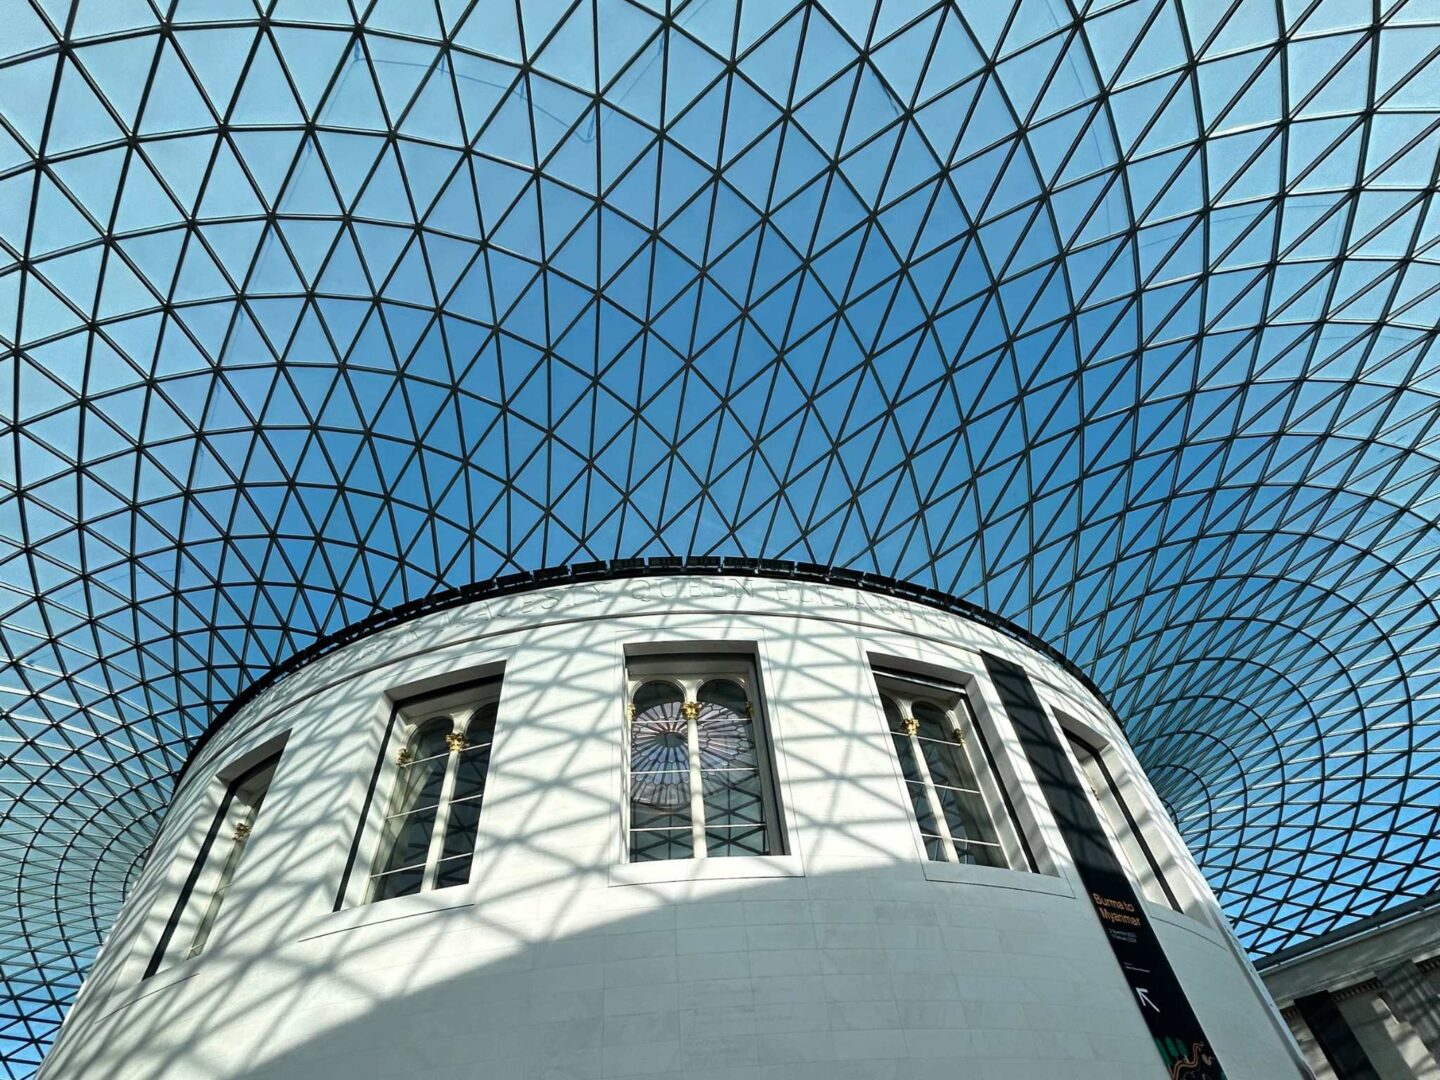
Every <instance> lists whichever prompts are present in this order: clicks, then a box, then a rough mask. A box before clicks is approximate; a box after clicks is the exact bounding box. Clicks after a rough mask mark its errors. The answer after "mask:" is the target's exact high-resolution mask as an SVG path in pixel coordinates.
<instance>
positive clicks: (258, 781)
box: [145, 753, 280, 979]
mask: <svg viewBox="0 0 1440 1080" xmlns="http://www.w3.org/2000/svg"><path fill="white" fill-rule="evenodd" d="M279 764H280V755H279V753H275V754H272V755H270V756H269V757H267V758H265V759H264V760H263V761H261V762H260V763H258V764H256V765H252V766H250V767H249V768H245V769H243V770H242V771H240V772H238V773H237V774H236V775H234V776H232V777H230V778H228V779H227V778H225V777H224V775H223V774H222V776H221V778H220V780H221V782H222V783H224V785H225V791H224V794H223V795H222V796H221V799H220V809H219V811H218V813H217V814H216V816H215V819H214V821H213V822H212V823H211V826H210V830H209V832H208V833H207V834H206V837H205V840H204V842H203V843H202V845H201V848H200V855H199V857H198V858H197V859H196V862H195V865H194V867H193V868H192V869H191V871H190V875H189V877H188V878H187V879H186V882H185V886H184V888H183V889H182V890H181V893H180V897H179V899H178V900H177V901H176V904H175V909H174V911H173V913H172V914H171V916H170V919H169V920H168V922H167V923H166V924H165V929H164V930H163V931H162V932H161V936H160V942H159V944H158V945H157V946H156V949H155V953H154V955H153V956H152V957H151V958H150V963H149V964H148V965H147V966H146V969H145V978H147V979H148V978H149V977H150V976H151V975H154V974H155V973H156V972H157V971H160V970H161V969H163V968H166V967H169V966H170V965H171V964H173V963H175V962H176V961H179V960H188V959H190V958H191V957H193V956H199V955H200V954H201V953H202V952H203V951H204V950H205V946H206V944H208V943H209V941H210V934H211V931H213V930H214V929H215V923H216V921H217V920H218V919H219V917H220V907H221V905H222V904H224V902H225V898H226V896H228V895H229V893H230V886H231V884H232V883H233V882H234V880H235V872H236V871H237V870H239V868H240V860H241V859H242V858H244V856H245V851H246V849H247V848H248V847H249V846H250V836H251V833H253V832H254V829H255V823H256V820H257V819H258V818H259V816H260V806H261V804H262V803H263V802H264V801H265V795H266V793H267V792H268V791H269V790H270V781H271V780H272V779H273V778H274V776H275V769H276V767H277V766H278V765H279Z"/></svg>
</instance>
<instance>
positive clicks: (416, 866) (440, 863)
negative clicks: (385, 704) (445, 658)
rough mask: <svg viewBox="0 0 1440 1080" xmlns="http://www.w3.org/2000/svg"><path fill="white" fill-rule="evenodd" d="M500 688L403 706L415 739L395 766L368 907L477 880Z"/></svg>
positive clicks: (492, 684) (487, 686) (494, 686)
mask: <svg viewBox="0 0 1440 1080" xmlns="http://www.w3.org/2000/svg"><path fill="white" fill-rule="evenodd" d="M499 690H500V687H499V683H498V681H491V682H489V683H486V684H484V688H483V689H482V690H480V691H478V692H476V693H472V694H468V695H465V696H464V700H458V701H457V700H456V695H454V694H450V695H447V696H446V697H444V698H442V699H438V700H432V701H431V702H430V703H429V706H428V707H426V705H425V703H418V704H413V703H412V704H411V705H409V706H406V707H402V708H401V709H400V710H399V712H400V717H399V719H401V720H408V724H407V726H408V727H409V730H410V734H409V737H408V739H407V740H406V742H405V746H404V748H403V749H402V750H401V751H400V753H399V755H398V756H397V758H396V760H395V763H394V765H393V770H394V772H393V787H392V788H391V794H390V801H389V806H388V807H387V810H386V812H385V816H384V824H383V825H382V827H381V830H380V842H379V848H378V852H377V855H376V859H375V863H374V869H373V871H372V873H371V875H370V885H369V889H368V891H367V893H366V900H367V902H373V901H376V900H388V899H389V898H391V897H394V896H408V895H410V894H413V893H418V892H428V891H429V890H431V889H443V888H446V887H447V886H450V885H463V884H464V883H465V882H467V881H469V880H470V870H471V865H472V863H473V862H474V859H475V844H476V839H477V836H478V833H479V827H480V811H481V806H482V804H483V802H484V797H485V778H486V775H487V773H488V772H489V767H490V746H491V743H492V742H493V740H494V735H495V716H496V712H497V711H498V708H499Z"/></svg>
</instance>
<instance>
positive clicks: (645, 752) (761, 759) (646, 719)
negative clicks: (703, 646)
mask: <svg viewBox="0 0 1440 1080" xmlns="http://www.w3.org/2000/svg"><path fill="white" fill-rule="evenodd" d="M629 670H630V701H629V708H628V709H627V718H628V724H629V732H628V734H629V770H628V785H629V796H630V797H629V836H630V860H631V861H632V862H648V861H653V860H657V859H689V858H704V857H710V858H716V857H725V856H736V855H774V854H783V853H784V842H783V838H782V835H781V831H780V827H779V821H778V817H779V814H778V803H777V800H776V797H775V785H774V777H773V775H772V773H771V770H770V764H769V762H770V758H769V752H768V747H767V744H766V742H765V733H764V731H763V726H762V725H760V724H758V723H757V721H756V715H755V714H756V709H755V706H754V696H755V693H756V686H757V682H756V679H755V674H754V668H753V666H752V665H751V663H750V661H749V660H748V659H746V658H743V657H738V656H731V657H725V656H713V655H711V656H701V655H695V656H689V655H686V656H675V657H665V658H660V657H644V658H632V659H631V660H630V661H629Z"/></svg>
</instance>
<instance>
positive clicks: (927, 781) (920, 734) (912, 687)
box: [878, 676, 1010, 866]
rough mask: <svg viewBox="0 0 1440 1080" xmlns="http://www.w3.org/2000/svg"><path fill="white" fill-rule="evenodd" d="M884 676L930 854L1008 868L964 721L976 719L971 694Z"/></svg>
mask: <svg viewBox="0 0 1440 1080" xmlns="http://www.w3.org/2000/svg"><path fill="white" fill-rule="evenodd" d="M878 681H879V684H880V692H881V696H880V704H881V708H882V709H883V711H884V714H885V725H886V727H887V728H888V729H889V731H890V738H891V741H892V742H893V743H894V746H895V755H896V757H897V758H898V759H899V762H900V772H901V775H902V776H903V777H904V780H905V792H906V795H907V796H908V797H909V802H910V807H911V811H912V812H913V814H914V816H915V824H916V825H917V826H918V827H919V830H920V836H921V839H922V840H923V841H924V844H925V853H926V855H927V856H929V858H930V859H931V860H932V861H934V862H951V863H969V864H976V865H981V866H1008V865H1009V864H1010V863H1009V859H1008V858H1007V857H1006V854H1005V848H1004V846H1003V844H1002V843H1001V838H1000V833H999V830H998V828H997V825H996V821H995V816H994V814H993V813H992V812H991V809H990V806H989V804H988V803H987V801H986V798H985V795H984V792H983V791H982V790H981V786H980V777H979V768H978V766H977V763H976V762H975V761H974V760H972V758H971V756H970V746H969V744H968V742H967V740H966V729H965V726H964V723H965V721H971V720H972V718H971V716H970V714H969V710H968V708H967V705H968V703H967V702H966V701H965V699H964V693H963V691H961V690H959V689H958V688H956V689H954V690H950V691H948V692H946V688H941V687H939V686H938V685H937V686H930V685H926V684H924V683H920V682H908V681H902V680H901V679H898V678H894V677H890V676H886V677H882V678H880V679H879V680H878ZM962 718H963V719H962ZM970 726H971V727H972V728H973V723H971V724H970ZM978 734H979V733H978V731H977V732H976V735H977V737H978Z"/></svg>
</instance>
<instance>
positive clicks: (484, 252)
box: [0, 0, 1440, 1075]
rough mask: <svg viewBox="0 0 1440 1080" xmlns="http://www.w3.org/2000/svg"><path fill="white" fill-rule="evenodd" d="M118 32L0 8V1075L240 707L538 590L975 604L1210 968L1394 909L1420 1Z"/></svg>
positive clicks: (1160, 2) (231, 14)
mask: <svg viewBox="0 0 1440 1080" xmlns="http://www.w3.org/2000/svg"><path fill="white" fill-rule="evenodd" d="M157 7H159V8H161V9H163V10H166V11H168V10H169V9H170V5H157ZM174 7H175V9H176V10H175V11H174V14H173V16H166V17H165V18H161V17H159V16H157V15H156V12H155V10H154V9H152V7H151V6H150V5H149V4H147V3H145V2H144V0H113V2H107V3H103V4H101V3H94V4H78V5H73V7H72V6H71V5H67V4H63V3H59V2H56V0H30V2H27V0H10V2H9V3H8V4H5V5H4V6H3V20H4V24H5V34H4V37H3V44H0V49H3V50H4V51H5V53H6V55H5V56H4V57H3V59H0V387H3V390H0V402H3V404H0V417H3V418H4V420H5V422H6V431H5V435H6V437H5V438H4V439H3V441H0V446H3V448H4V459H3V471H0V481H3V486H0V520H3V528H0V586H3V589H0V605H3V607H0V636H3V647H4V663H5V667H4V671H3V678H0V709H3V712H0V753H3V759H0V793H3V794H0V812H3V814H4V820H3V827H0V853H3V855H0V858H3V863H0V865H3V866H4V867H5V885H4V890H5V892H4V905H5V912H6V918H5V921H4V924H3V926H4V933H5V935H6V937H5V940H4V942H3V947H4V950H5V953H6V956H7V961H6V971H5V980H6V982H5V993H6V994H8V999H7V1001H6V1002H5V1004H4V1005H3V1007H0V1055H3V1057H4V1060H5V1063H6V1068H8V1069H9V1070H11V1072H12V1074H16V1075H23V1074H25V1073H27V1072H28V1071H29V1070H30V1069H31V1068H32V1067H33V1063H34V1061H35V1060H36V1059H37V1057H38V1054H39V1052H40V1048H43V1046H44V1045H45V1044H46V1043H47V1042H48V1040H49V1038H50V1037H51V1034H52V1032H53V1030H54V1028H55V1025H56V1024H57V1023H58V1020H59V1016H60V1013H61V1010H62V1009H63V1007H64V1005H65V1004H66V1003H68V1002H69V1001H70V999H71V998H72V997H73V994H74V992H75V988H76V986H77V984H78V981H79V979H80V977H81V975H82V974H83V972H84V970H85V968H86V967H87V965H88V963H89V960H90V958H91V957H92V956H93V954H94V951H95V949H96V948H97V947H98V944H99V942H100V941H101V940H102V938H103V935H104V932H105V929H106V926H107V925H108V920H109V919H110V918H111V916H112V915H113V913H114V912H115V910H116V909H117V906H118V904H119V901H120V899H121V897H122V896H123V894H124V891H125V888H126V884H127V882H128V881H129V880H130V878H131V876H132V875H133V873H134V871H135V868H136V866H137V863H138V861H139V860H141V859H142V858H143V857H144V854H145V851H146V848H147V845H148V843H149V842H150V839H151V837H152V836H153V834H154V832H155V829H156V827H157V825H158V822H159V819H160V816H161V814H162V812H163V809H164V806H165V804H166V801H167V798H168V794H169V792H170V790H171V787H172V783H173V777H174V774H175V771H176V769H177V768H178V766H179V765H180V763H181V762H182V761H183V759H184V757H185V755H186V752H187V747H188V746H189V745H190V743H191V742H192V741H193V740H194V739H195V738H196V737H197V736H198V734H199V733H200V732H201V731H202V730H203V729H204V727H205V726H206V724H207V723H208V722H209V720H210V719H211V718H212V717H213V715H214V714H215V713H216V712H217V711H218V710H219V709H221V708H223V707H224V705H225V704H226V703H227V702H228V701H229V700H230V699H232V698H233V697H234V696H235V695H236V694H237V693H238V692H239V691H240V690H241V689H242V688H243V687H244V686H245V685H246V684H247V683H249V682H250V681H252V680H254V679H256V678H257V677H259V676H261V675H263V673H264V672H266V671H267V670H269V669H270V668H272V667H273V666H274V665H276V664H277V663H280V662H282V661H283V660H284V659H285V658H286V657H287V656H290V655H292V654H293V653H295V652H296V651H297V650H299V649H302V648H304V647H305V646H306V645H307V644H308V643H310V642H312V641H313V640H315V639H316V638H317V637H318V636H320V635H322V634H325V633H327V632H331V631H334V630H336V629H338V628H340V627H342V626H344V625H346V624H349V623H352V622H354V621H356V620H359V619H362V618H364V617H365V616H367V615H368V614H370V613H372V612H375V611H377V610H381V609H385V608H389V607H392V606H394V605H397V604H400V603H403V602H406V601H409V600H413V599H416V598H419V597H423V596H426V595H428V594H431V593H433V592H436V591H437V590H441V589H445V588H449V587H453V586H456V585H462V584H465V583H469V582H472V581H475V580H478V579H483V578H487V577H489V576H491V575H494V574H503V573H507V572H512V571H515V570H521V569H533V568H536V567H540V566H544V565H547V564H558V563H562V562H568V561H575V560H582V561H583V560H588V559H609V558H615V557H637V556H656V555H744V556H752V557H760V556H763V557H775V558H792V559H800V560H805V561H810V562H815V563H820V564H824V565H832V566H839V567H848V568H854V569H858V570H862V571H873V572H878V573H881V574H886V575H891V576H895V577H899V578H903V579H906V580H909V581H913V582H917V583H920V584H922V585H926V586H932V587H935V588H938V589H941V590H944V591H947V592H950V593H953V594H955V595H957V596H959V597H961V598H964V599H968V600H971V601H974V602H975V603H978V604H980V605H982V606H984V607H987V608H990V609H992V610H994V611H996V612H998V613H1000V614H1002V615H1004V616H1006V617H1009V618H1011V619H1013V620H1015V621H1016V622H1018V623H1020V624H1021V625H1023V626H1024V627H1026V628H1028V629H1029V630H1031V631H1033V632H1034V633H1035V634H1038V635H1040V636H1041V637H1042V638H1045V639H1047V640H1049V641H1050V642H1052V643H1053V644H1054V645H1056V646H1057V647H1058V648H1060V649H1061V650H1063V651H1064V652H1065V653H1066V654H1067V655H1068V656H1070V657H1071V658H1072V659H1073V660H1074V661H1075V662H1076V663H1077V664H1079V665H1080V666H1081V667H1082V668H1084V669H1085V670H1087V671H1088V672H1089V673H1090V674H1091V675H1093V676H1094V678H1095V679H1096V681H1097V682H1098V683H1099V685H1100V686H1101V687H1102V688H1103V689H1104V690H1105V692H1106V693H1107V694H1108V695H1109V697H1110V699H1111V701H1112V702H1113V704H1114V705H1115V707H1116V709H1117V711H1118V712H1119V714H1120V716H1121V717H1122V718H1123V720H1124V721H1125V722H1126V724H1127V726H1128V730H1129V733H1130V736H1131V739H1132V741H1133V742H1134V745H1135V747H1136V750H1137V752H1138V753H1139V755H1140V757H1141V759H1142V760H1143V761H1144V763H1145V764H1146V766H1147V769H1148V771H1149V775H1150V777H1151V779H1152V780H1153V782H1154V784H1155V786H1156V788H1157V789H1158V790H1159V791H1160V793H1161V795H1162V796H1163V797H1164V798H1165V799H1166V801H1167V803H1168V805H1169V807H1170V808H1171V810H1172V812H1173V814H1174V816H1175V819H1176V821H1177V822H1178V824H1179V826H1180V828H1181V830H1182V832H1183V833H1184V835H1185V837H1186V838H1187V840H1188V841H1189V843H1190V844H1191V846H1192V848H1193V849H1194V851H1195V853H1196V855H1197V857H1198V858H1199V860H1200V862H1201V864H1202V865H1203V867H1204V869H1205V871H1206V873H1207V874H1208V875H1209V878H1210V880H1211V882H1212V883H1213V884H1214V886H1215V887H1216V889H1217V890H1218V892H1219V894H1220V896H1221V899H1222V901H1223V902H1224V904H1225V906H1226V909H1227V910H1228V912H1229V913H1230V915H1231V917H1232V918H1233V919H1234V921H1235V924H1236V928H1237V930H1238V932H1239V934H1240V935H1241V937H1242V939H1243V940H1244V941H1245V943H1246V944H1247V945H1248V947H1249V948H1250V949H1251V950H1252V951H1254V952H1255V953H1257V954H1263V953H1266V952H1270V951H1273V950H1274V949H1277V948H1279V947H1282V946H1285V945H1289V944H1292V943H1295V942H1297V941H1301V940H1303V939H1305V938H1306V937H1308V936H1310V935H1313V934H1315V933H1317V932H1321V931H1324V930H1327V929H1330V928H1332V927H1335V926H1337V925H1340V924H1342V923H1344V922H1347V921H1349V920H1352V919H1354V918H1357V917H1359V916H1362V915H1365V914H1367V913H1370V912H1373V911H1376V910H1379V909H1382V908H1384V907H1385V906H1387V905H1389V904H1392V903H1395V902H1397V901H1399V900H1402V899H1404V898H1407V897H1411V896H1416V895H1420V894H1423V893H1426V892H1429V891H1431V890H1433V889H1434V888H1435V887H1436V886H1437V884H1440V881H1437V879H1440V868H1437V867H1440V859H1437V856H1440V841H1437V840H1436V839H1435V837H1436V835H1437V832H1440V827H1437V825H1440V823H1437V806H1440V796H1437V789H1440V764H1437V753H1440V750H1437V748H1440V725H1437V723H1436V720H1437V715H1436V707H1435V701H1436V689H1435V684H1436V680H1437V672H1440V656H1437V653H1440V622H1437V612H1436V606H1435V602H1434V594H1435V581H1436V577H1435V574H1436V561H1437V538H1440V531H1437V527H1436V521H1435V507H1436V506H1437V505H1440V504H1437V502H1436V497H1437V495H1440V477H1437V470H1436V458H1435V452H1434V434H1433V429H1434V427H1435V424H1436V420H1437V407H1436V406H1437V398H1436V394H1437V391H1440V353H1437V351H1436V347H1435V340H1436V323H1437V317H1440V246H1437V239H1440V207H1437V206H1436V205H1435V182H1436V167H1437V166H1436V160H1437V146H1440V61H1437V54H1440V25H1437V16H1436V14H1435V9H1434V8H1433V7H1430V6H1428V5H1424V4H1421V3H1409V4H1406V3H1403V2H1400V3H1386V4H1383V5H1380V6H1379V7H1378V8H1377V7H1375V6H1372V5H1371V4H1369V3H1362V2H1360V0H1328V2H1323V3H1321V2H1318V0H1317V2H1315V3H1304V2H1300V0H1296V2H1293V3H1292V2H1289V0H1287V2H1285V3H1283V4H1276V3H1273V2H1269V0H1264V2H1262V0H1234V2H1231V3H1216V2H1211V0H1203V2H1199V0H1197V2H1192V0H1185V2H1183V3H1182V2H1179V0H1134V2H1130V3H1118V4H1107V3H1094V4H1089V5H1085V6H1083V7H1076V6H1073V5H1067V4H1066V3H1065V2H1063V0H1022V2H1020V3H1018V4H1017V5H1016V6H1015V8H1013V9H1011V8H1009V7H1007V6H1005V5H1003V4H997V3H990V2H980V0H975V2H973V3H972V2H968V0H967V2H963V3H959V4H958V5H951V4H949V3H938V2H931V0H897V2H888V0H887V2H886V3H884V4H881V5H880V6H878V7H875V6H873V5H871V4H867V3H864V2H863V0H849V2H845V3H839V2H834V3H829V2H827V3H815V2H806V3H798V4H797V3H780V2H776V0H764V2H760V0H745V2H744V3H743V4H742V3H738V2H737V0H693V2H691V3H688V4H686V3H680V4H676V5H674V7H675V9H676V10H674V11H673V12H672V13H670V14H668V15H666V14H664V11H663V8H664V5H663V4H659V3H658V0H657V2H656V3H653V4H652V3H632V2H630V0H534V2H530V0H523V2H521V3H519V4H517V5H510V6H507V5H496V4H485V3H481V4H476V5H474V6H473V7H472V6H470V5H467V4H465V3H463V2H459V0H454V2H451V0H442V2H440V3H437V4H425V3H417V2H414V0H375V2H373V3H355V4H353V5H352V4H348V3H343V2H341V0H330V2H321V0H315V2H306V3H301V2H297V0H276V2H273V3H266V4H263V5H260V8H263V12H264V13H263V16H262V15H261V14H260V10H259V9H257V5H256V4H255V3H251V2H249V0H210V2H206V3H200V2H198V0H197V2H182V3H179V4H177V5H174ZM657 8H658V9H660V10H654V9H657ZM517 10H518V12H519V16H518V17H517V14H516V12H517ZM1377 11H1380V14H1378V15H1377V14H1376V12H1377ZM1281 20H1283V21H1281ZM1377 20H1378V21H1377Z"/></svg>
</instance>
